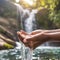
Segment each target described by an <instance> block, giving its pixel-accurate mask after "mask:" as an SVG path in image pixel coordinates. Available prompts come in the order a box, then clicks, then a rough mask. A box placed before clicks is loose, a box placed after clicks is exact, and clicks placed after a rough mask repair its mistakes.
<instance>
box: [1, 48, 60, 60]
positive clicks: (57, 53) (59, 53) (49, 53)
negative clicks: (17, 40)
mask: <svg viewBox="0 0 60 60" xmlns="http://www.w3.org/2000/svg"><path fill="white" fill-rule="evenodd" d="M20 50H21V49H17V48H15V49H9V50H1V51H0V60H21V51H20ZM38 57H40V59H41V60H43V59H51V60H52V59H53V58H54V60H56V59H57V60H60V48H41V49H35V50H34V53H33V59H35V58H36V60H40V59H39V58H38ZM42 58H43V59H42Z"/></svg>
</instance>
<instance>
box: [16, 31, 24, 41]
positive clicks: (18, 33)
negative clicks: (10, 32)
mask: <svg viewBox="0 0 60 60" xmlns="http://www.w3.org/2000/svg"><path fill="white" fill-rule="evenodd" d="M17 35H18V39H19V40H21V41H23V39H24V38H23V37H22V36H21V35H20V32H19V31H18V32H17Z"/></svg>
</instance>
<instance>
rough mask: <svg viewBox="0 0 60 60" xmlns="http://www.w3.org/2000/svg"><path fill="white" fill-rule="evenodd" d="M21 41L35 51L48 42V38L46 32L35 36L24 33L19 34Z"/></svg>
mask: <svg viewBox="0 0 60 60" xmlns="http://www.w3.org/2000/svg"><path fill="white" fill-rule="evenodd" d="M17 34H18V37H19V39H20V40H21V41H22V42H23V43H24V44H25V45H26V46H28V47H29V48H31V49H35V48H36V47H38V46H39V45H41V44H42V43H44V42H46V41H47V36H45V35H44V32H41V33H36V34H35V32H34V34H27V33H26V32H24V31H20V32H18V33H17Z"/></svg>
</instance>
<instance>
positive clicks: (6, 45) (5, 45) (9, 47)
mask: <svg viewBox="0 0 60 60" xmlns="http://www.w3.org/2000/svg"><path fill="white" fill-rule="evenodd" d="M4 47H5V48H8V49H11V48H14V46H13V45H11V44H8V43H5V44H4Z"/></svg>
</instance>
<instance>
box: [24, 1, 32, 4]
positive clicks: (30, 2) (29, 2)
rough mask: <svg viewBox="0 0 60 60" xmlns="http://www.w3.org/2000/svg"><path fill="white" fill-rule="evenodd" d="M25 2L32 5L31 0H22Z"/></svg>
mask: <svg viewBox="0 0 60 60" xmlns="http://www.w3.org/2000/svg"><path fill="white" fill-rule="evenodd" d="M24 1H25V2H26V3H28V4H29V5H33V0H24Z"/></svg>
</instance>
